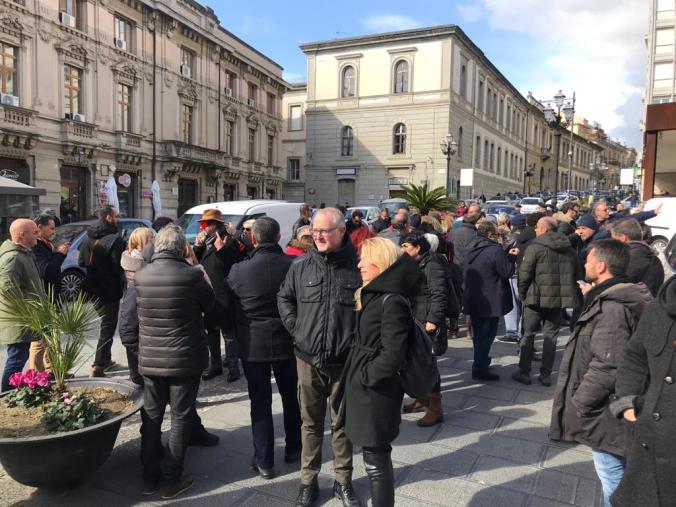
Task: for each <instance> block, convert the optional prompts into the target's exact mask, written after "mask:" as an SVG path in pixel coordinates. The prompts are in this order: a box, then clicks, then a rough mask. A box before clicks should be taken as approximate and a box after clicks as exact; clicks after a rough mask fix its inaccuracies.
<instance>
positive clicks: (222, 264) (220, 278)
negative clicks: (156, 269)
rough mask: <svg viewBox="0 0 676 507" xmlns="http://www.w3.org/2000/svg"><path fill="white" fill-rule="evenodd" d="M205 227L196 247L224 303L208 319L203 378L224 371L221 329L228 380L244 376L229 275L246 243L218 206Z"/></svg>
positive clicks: (202, 223) (207, 212)
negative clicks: (233, 231) (228, 225)
mask: <svg viewBox="0 0 676 507" xmlns="http://www.w3.org/2000/svg"><path fill="white" fill-rule="evenodd" d="M200 227H201V228H202V230H201V231H200V233H199V234H198V235H197V237H196V238H195V246H194V248H193V250H194V252H195V256H196V257H197V260H198V261H199V262H200V264H202V266H203V267H204V270H205V271H206V272H207V275H209V279H210V280H211V284H212V286H213V288H214V293H215V294H216V302H217V303H218V305H219V306H220V308H219V311H218V312H215V315H216V317H215V318H214V319H211V318H210V319H207V323H206V325H207V334H208V341H207V343H208V345H209V367H208V368H207V369H206V370H205V371H204V372H203V373H202V380H209V379H212V378H213V377H215V376H216V375H221V374H223V364H222V363H221V333H223V339H224V341H225V364H226V365H227V368H228V376H227V378H226V380H227V381H228V382H234V381H235V380H237V379H238V378H239V377H240V372H239V365H238V359H239V358H238V352H237V341H236V340H235V338H234V337H233V336H232V330H231V328H232V313H231V312H230V310H231V309H232V306H231V301H230V292H229V289H228V284H227V282H226V278H227V277H228V273H229V272H230V268H231V267H232V265H233V264H235V263H236V262H239V261H241V260H242V259H243V258H244V252H245V250H246V247H245V246H244V244H242V243H241V242H240V241H239V240H237V239H235V238H234V237H233V236H231V235H230V234H229V233H228V231H227V229H226V227H225V220H223V215H222V214H221V212H220V211H219V210H217V209H215V208H212V209H207V210H205V211H204V213H202V216H201V217H200Z"/></svg>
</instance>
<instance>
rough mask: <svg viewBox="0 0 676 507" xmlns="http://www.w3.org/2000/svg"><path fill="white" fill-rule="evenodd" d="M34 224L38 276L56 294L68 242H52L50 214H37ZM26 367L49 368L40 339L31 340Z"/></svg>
mask: <svg viewBox="0 0 676 507" xmlns="http://www.w3.org/2000/svg"><path fill="white" fill-rule="evenodd" d="M35 224H36V225H37V226H38V242H37V244H36V245H35V246H34V247H33V255H34V256H35V264H36V265H37V266H38V272H39V273H40V278H42V281H43V282H44V284H45V290H50V289H51V290H52V294H53V295H57V294H58V290H59V277H60V276H61V264H63V261H64V260H66V255H67V254H68V248H70V243H69V242H66V243H62V244H61V245H59V246H58V247H57V248H55V247H54V245H53V244H52V241H51V240H52V238H53V237H54V230H55V229H56V224H55V222H54V217H53V216H51V215H47V214H44V215H39V216H38V217H36V218H35ZM28 368H30V369H32V370H37V371H44V370H49V369H50V364H49V360H48V358H47V354H45V346H44V344H43V342H42V340H38V341H34V342H31V350H30V355H29V357H28Z"/></svg>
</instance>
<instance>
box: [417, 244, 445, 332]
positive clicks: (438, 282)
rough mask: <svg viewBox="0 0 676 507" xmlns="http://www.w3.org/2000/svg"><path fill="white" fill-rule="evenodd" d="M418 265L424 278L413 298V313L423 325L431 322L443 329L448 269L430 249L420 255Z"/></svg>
mask: <svg viewBox="0 0 676 507" xmlns="http://www.w3.org/2000/svg"><path fill="white" fill-rule="evenodd" d="M418 267H419V268H420V271H422V272H423V274H424V275H425V279H424V280H423V281H422V284H421V286H420V292H418V295H417V296H416V298H415V302H414V305H413V315H415V318H416V319H418V320H419V321H420V322H421V323H422V324H423V325H424V324H425V322H431V323H432V324H435V325H436V326H437V327H439V328H442V329H443V330H444V331H445V325H446V316H447V315H448V297H449V294H450V290H449V287H450V285H449V279H448V276H449V270H447V269H446V268H445V266H444V264H443V260H442V258H441V256H440V255H438V254H437V253H435V252H432V251H429V252H427V253H425V254H423V255H421V256H420V258H419V259H418Z"/></svg>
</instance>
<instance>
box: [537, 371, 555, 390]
mask: <svg viewBox="0 0 676 507" xmlns="http://www.w3.org/2000/svg"><path fill="white" fill-rule="evenodd" d="M538 380H539V381H540V384H542V385H543V386H545V387H550V386H551V385H552V377H551V376H550V375H547V374H546V373H540V376H539V377H538Z"/></svg>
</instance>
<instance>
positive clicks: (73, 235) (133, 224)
mask: <svg viewBox="0 0 676 507" xmlns="http://www.w3.org/2000/svg"><path fill="white" fill-rule="evenodd" d="M96 222H97V221H96V220H83V221H81V222H71V223H69V224H64V225H60V226H59V227H57V228H56V232H55V233H54V240H53V243H54V245H56V246H58V245H60V244H63V243H66V242H68V241H70V248H69V249H68V253H67V254H66V259H65V260H64V261H63V264H61V277H60V279H59V287H58V289H59V292H60V293H61V294H63V295H64V296H66V297H67V298H72V297H73V296H75V295H77V294H78V293H79V292H80V291H81V290H82V282H84V279H85V276H86V274H87V272H86V270H85V268H83V267H81V266H79V264H78V258H79V256H80V245H81V244H82V242H83V241H84V238H85V235H86V234H87V229H88V228H89V227H90V226H91V225H94V224H95V223H96ZM151 226H152V222H151V221H150V220H145V219H143V218H121V219H120V223H119V226H118V227H119V229H120V236H121V237H122V239H123V240H125V242H126V241H127V239H128V238H129V235H130V234H131V232H132V231H133V230H134V229H137V228H138V227H151Z"/></svg>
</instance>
